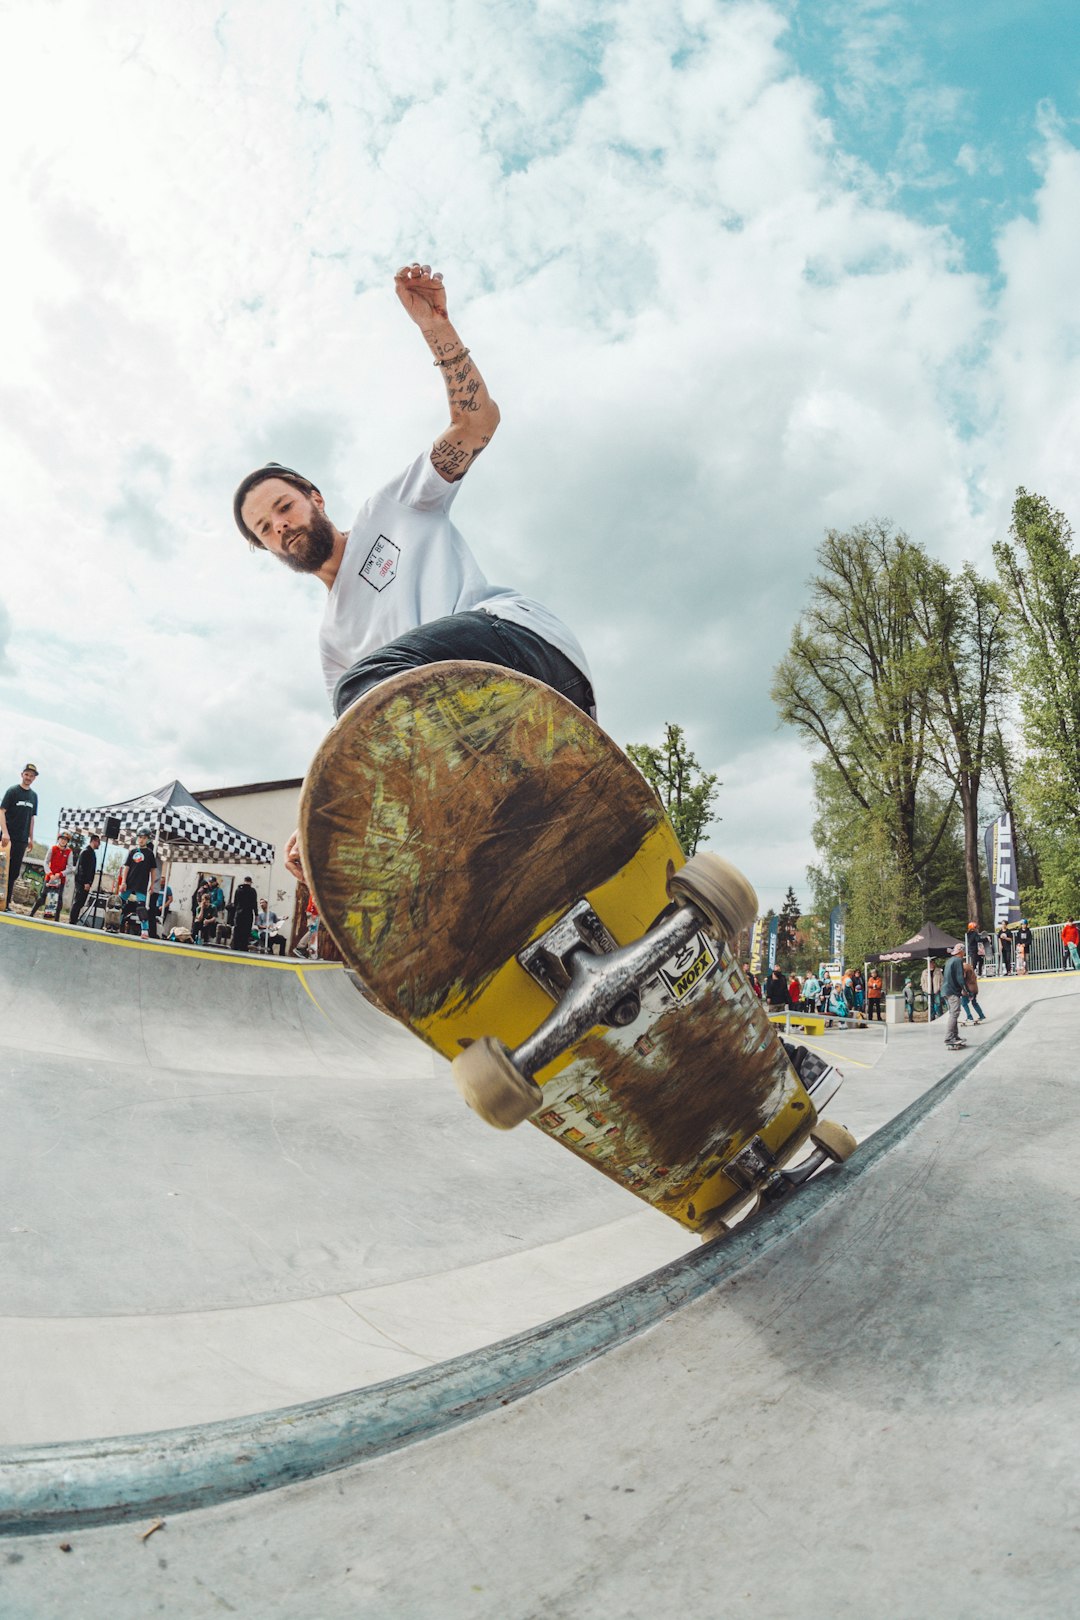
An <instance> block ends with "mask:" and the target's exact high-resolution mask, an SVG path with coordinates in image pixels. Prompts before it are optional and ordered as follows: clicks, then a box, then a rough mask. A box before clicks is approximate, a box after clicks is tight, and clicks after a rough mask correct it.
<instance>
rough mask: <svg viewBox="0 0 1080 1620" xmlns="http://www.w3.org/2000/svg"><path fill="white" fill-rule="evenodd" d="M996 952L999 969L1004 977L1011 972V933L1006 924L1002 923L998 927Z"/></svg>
mask: <svg viewBox="0 0 1080 1620" xmlns="http://www.w3.org/2000/svg"><path fill="white" fill-rule="evenodd" d="M997 940H998V954H999V956H1000V957H1001V971H1002V973H1003V974H1005V975H1006V977H1007V976H1008V975H1009V974H1010V973H1011V972H1012V934H1011V933H1010V932H1009V928H1008V925H1007V924H1006V923H1002V925H1001V927H1000V928H999V929H998V937H997Z"/></svg>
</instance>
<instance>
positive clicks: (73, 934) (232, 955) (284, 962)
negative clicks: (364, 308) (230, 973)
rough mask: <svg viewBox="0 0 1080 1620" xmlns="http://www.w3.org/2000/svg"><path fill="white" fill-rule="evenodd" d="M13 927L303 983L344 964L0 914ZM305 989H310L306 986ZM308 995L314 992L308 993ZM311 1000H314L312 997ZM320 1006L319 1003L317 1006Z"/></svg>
mask: <svg viewBox="0 0 1080 1620" xmlns="http://www.w3.org/2000/svg"><path fill="white" fill-rule="evenodd" d="M8 924H10V926H11V927H13V928H30V929H32V930H33V931H34V932H35V933H39V934H51V935H52V936H53V937H54V938H57V939H66V940H69V941H72V940H74V941H82V943H83V944H86V943H87V942H88V941H89V942H92V943H93V944H95V945H119V946H120V948H121V949H122V950H125V951H160V952H164V953H165V954H166V955H167V956H172V957H176V956H177V955H182V957H184V958H185V959H187V960H188V961H191V960H193V959H194V960H197V961H207V960H209V961H212V962H228V963H229V964H230V965H231V966H232V967H257V968H273V970H274V971H275V972H276V973H280V972H281V971H282V969H284V971H285V972H286V973H296V974H298V975H299V976H300V978H301V981H302V980H303V975H304V974H305V973H320V972H321V973H325V972H326V971H327V970H328V969H336V970H338V971H340V970H341V968H342V966H343V964H342V963H341V962H305V963H303V964H301V963H300V962H295V961H291V960H289V958H287V957H278V958H276V959H274V958H272V957H267V956H252V955H250V953H249V952H247V951H223V950H221V949H218V948H214V947H212V946H207V945H181V944H180V943H179V941H176V940H174V941H169V940H164V939H136V938H135V937H134V935H131V934H128V935H126V936H125V935H123V934H105V933H102V931H101V929H100V928H79V927H78V926H76V927H74V928H73V927H72V926H71V924H70V923H54V922H38V921H37V919H36V918H34V917H21V916H17V915H15V914H14V913H12V912H10V911H0V926H5V925H8ZM304 989H305V990H308V987H307V985H306V984H305V985H304ZM308 995H309V996H310V995H311V991H310V990H308ZM312 1000H313V1001H314V1000H315V998H314V996H312ZM317 1005H318V1003H317V1002H316V1006H317Z"/></svg>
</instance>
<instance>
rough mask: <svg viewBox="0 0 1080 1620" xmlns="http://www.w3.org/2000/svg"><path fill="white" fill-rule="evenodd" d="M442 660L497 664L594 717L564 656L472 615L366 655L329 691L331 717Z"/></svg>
mask: <svg viewBox="0 0 1080 1620" xmlns="http://www.w3.org/2000/svg"><path fill="white" fill-rule="evenodd" d="M448 658H464V659H467V660H469V662H471V663H477V664H498V665H499V666H500V667H501V668H502V669H514V670H517V672H518V674H519V675H531V676H533V678H534V679H535V680H538V681H543V683H544V685H545V686H551V687H554V689H555V691H556V692H561V693H562V695H563V697H565V698H569V700H570V702H571V703H575V704H576V705H577V707H578V708H579V709H584V711H585V713H586V714H590V715H592V716H593V717H594V718H595V716H596V708H595V705H594V702H593V691H592V687H591V686H590V685H589V682H588V681H587V680H586V679H585V676H584V675H583V674H582V673H581V671H580V669H578V667H577V665H576V664H572V663H571V662H570V660H569V658H567V657H566V654H565V653H561V652H560V651H559V650H558V648H557V647H553V646H552V645H551V643H550V642H549V641H545V640H544V638H543V636H538V635H537V634H536V631H535V630H529V629H526V627H525V626H524V625H521V624H511V623H510V621H509V620H508V619H497V618H496V617H495V615H494V614H493V613H478V612H477V613H452V614H450V616H449V617H448V618H445V619H433V620H432V621H431V623H430V624H422V625H420V626H418V628H417V629H415V630H409V631H407V632H406V633H405V635H403V636H397V637H396V638H395V639H394V640H393V641H388V642H387V644H386V646H385V647H380V648H379V650H378V652H373V653H368V655H367V657H366V658H361V660H360V662H359V663H358V664H354V665H353V667H352V669H350V670H348V671H347V672H346V673H345V674H344V675H343V676H342V677H341V679H340V681H338V683H337V686H336V687H335V688H334V713H335V715H339V716H340V715H342V714H343V713H344V712H345V710H346V709H347V708H349V707H350V705H351V704H353V703H355V702H356V700H357V698H358V697H361V696H362V695H363V694H364V693H365V692H367V691H370V689H371V688H372V687H373V686H378V684H379V682H380V681H385V680H387V679H388V678H389V677H390V676H391V675H400V674H401V672H402V670H405V669H419V668H420V667H421V665H423V664H438V663H441V662H442V661H443V660H444V659H448Z"/></svg>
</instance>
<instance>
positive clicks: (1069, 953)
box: [1061, 917, 1080, 972]
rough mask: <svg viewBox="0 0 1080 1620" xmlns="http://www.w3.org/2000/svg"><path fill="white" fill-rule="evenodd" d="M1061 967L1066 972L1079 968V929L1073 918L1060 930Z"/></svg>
mask: <svg viewBox="0 0 1080 1620" xmlns="http://www.w3.org/2000/svg"><path fill="white" fill-rule="evenodd" d="M1061 965H1062V967H1063V968H1064V969H1065V971H1066V972H1068V970H1069V969H1070V968H1080V928H1078V927H1077V926H1076V918H1075V917H1070V918H1069V920H1068V922H1067V923H1066V924H1065V926H1064V928H1063V929H1062V930H1061Z"/></svg>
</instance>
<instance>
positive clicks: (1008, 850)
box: [983, 810, 1020, 928]
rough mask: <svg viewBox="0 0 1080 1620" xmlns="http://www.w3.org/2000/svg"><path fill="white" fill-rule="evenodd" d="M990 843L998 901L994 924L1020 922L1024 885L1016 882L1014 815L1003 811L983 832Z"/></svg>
mask: <svg viewBox="0 0 1080 1620" xmlns="http://www.w3.org/2000/svg"><path fill="white" fill-rule="evenodd" d="M983 839H984V841H985V845H986V875H987V877H988V878H989V879H990V894H991V896H992V897H993V901H994V927H995V928H1000V927H1001V925H1002V923H1018V922H1019V921H1020V886H1019V884H1018V883H1017V881H1016V860H1015V858H1014V855H1013V834H1012V817H1011V816H1010V814H1009V812H1008V811H1007V810H1003V811H1002V813H1001V815H1000V816H998V818H997V820H996V821H992V822H991V823H990V825H989V826H988V827H987V828H986V830H985V831H984V833H983Z"/></svg>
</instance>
